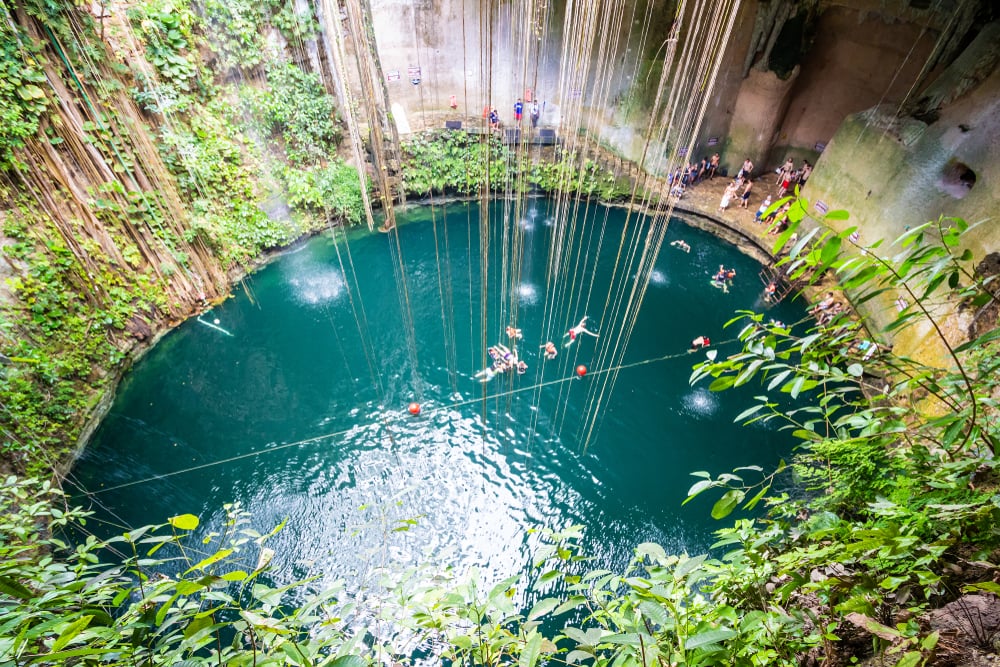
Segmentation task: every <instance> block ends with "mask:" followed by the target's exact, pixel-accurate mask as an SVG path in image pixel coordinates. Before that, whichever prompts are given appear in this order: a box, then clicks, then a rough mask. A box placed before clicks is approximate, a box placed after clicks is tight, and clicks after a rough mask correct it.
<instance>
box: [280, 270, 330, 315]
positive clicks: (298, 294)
mask: <svg viewBox="0 0 1000 667" xmlns="http://www.w3.org/2000/svg"><path fill="white" fill-rule="evenodd" d="M288 284H289V285H290V286H291V287H292V294H293V295H294V296H295V299H296V300H297V301H298V302H300V303H304V304H307V305H310V306H316V305H319V304H322V303H330V302H332V301H336V300H337V299H338V298H339V297H340V295H341V294H343V293H344V277H343V276H342V275H341V273H340V271H338V270H336V269H330V268H325V267H323V268H314V269H313V270H311V271H309V272H303V273H300V274H298V275H294V276H292V277H290V278H289V279H288Z"/></svg>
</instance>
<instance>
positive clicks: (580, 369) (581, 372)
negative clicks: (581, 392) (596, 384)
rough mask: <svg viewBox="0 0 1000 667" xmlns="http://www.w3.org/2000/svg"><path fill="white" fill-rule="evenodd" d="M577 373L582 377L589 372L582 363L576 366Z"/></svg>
mask: <svg viewBox="0 0 1000 667" xmlns="http://www.w3.org/2000/svg"><path fill="white" fill-rule="evenodd" d="M576 374H577V375H579V376H580V377H583V376H584V375H586V374H587V367H586V366H584V365H583V364H580V365H579V366H577V367H576Z"/></svg>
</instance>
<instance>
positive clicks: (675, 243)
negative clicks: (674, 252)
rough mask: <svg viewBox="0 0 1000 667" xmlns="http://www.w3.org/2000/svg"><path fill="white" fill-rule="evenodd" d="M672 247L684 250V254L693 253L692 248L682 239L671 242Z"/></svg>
mask: <svg viewBox="0 0 1000 667" xmlns="http://www.w3.org/2000/svg"><path fill="white" fill-rule="evenodd" d="M670 245H672V246H673V247H675V248H679V249H681V250H683V251H684V252H691V246H689V245H688V244H687V243H685V242H684V241H682V240H681V239H677V240H676V241H671V242H670Z"/></svg>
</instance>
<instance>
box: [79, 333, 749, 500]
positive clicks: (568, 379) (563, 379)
mask: <svg viewBox="0 0 1000 667" xmlns="http://www.w3.org/2000/svg"><path fill="white" fill-rule="evenodd" d="M736 341H737V339H735V338H733V339H729V340H726V341H722V342H721V343H719V345H718V346H716V347H721V346H723V345H726V344H728V343H733V342H736ZM691 353H692V351H685V352H675V353H671V354H665V355H663V356H660V357H652V358H649V359H643V360H641V361H633V362H629V363H627V364H619V365H618V366H613V367H608V368H601V369H598V370H595V371H587V375H590V376H601V375H604V374H606V373H618V372H619V371H622V370H625V369H628V368H636V367H638V366H647V365H649V364H655V363H658V362H661V361H669V360H670V359H679V358H681V357H686V356H688V355H690V354H691ZM578 379H582V378H578V377H577V376H576V375H575V374H574V375H569V376H566V377H561V378H556V379H554V380H547V381H545V382H539V383H536V384H532V385H528V386H525V387H518V388H516V389H509V390H506V391H501V392H497V393H495V394H486V395H484V396H481V397H476V398H470V399H466V400H462V401H455V402H453V403H448V404H445V405H439V406H437V407H433V408H430V409H428V410H426V411H424V412H423V413H422V414H423V415H425V416H431V415H434V414H437V413H440V412H445V411H448V410H454V409H455V408H460V407H463V406H466V405H472V404H474V403H479V402H481V401H484V400H490V399H496V398H504V397H507V396H513V395H515V394H520V393H523V392H526V391H534V390H536V389H537V390H540V389H542V388H543V387H549V386H553V385H557V384H563V383H565V382H571V381H573V380H578ZM403 419H410V418H409V417H405V418H404V417H403V415H402V413H400V414H399V415H396V416H393V415H387V416H386V417H384V418H383V419H381V420H379V423H380V424H382V425H388V424H391V423H392V422H397V421H401V420H403ZM357 428H358V427H357V426H352V427H351V428H345V429H341V430H339V431H334V432H332V433H325V434H323V435H317V436H314V437H312V438H305V439H303V440H296V441H295V442H286V443H284V444H281V445H276V446H274V447H268V448H267V449H260V450H255V451H252V452H246V453H244V454H237V455H236V456H230V457H228V458H224V459H219V460H217V461H209V462H208V463H202V464H199V465H196V466H190V467H188V468H181V469H180V470H174V471H172V472H165V473H161V474H159V475H152V476H150V477H146V478H143V479H137V480H134V481H131V482H125V483H123V484H116V485H114V486H109V487H106V488H102V489H98V490H96V491H85V490H83V489H81V491H83V493H85V494H86V495H88V496H97V495H100V494H103V493H109V492H111V491H117V490H118V489H124V488H128V487H131V486H138V485H140V484H148V483H150V482H155V481H157V480H161V479H166V478H168V477H175V476H177V475H183V474H185V473H189V472H195V471H197V470H204V469H206V468H213V467H215V466H220V465H226V464H228V463H233V462H235V461H242V460H244V459H250V458H254V457H256V456H261V455H264V454H271V453H274V452H278V451H281V450H284V449H291V448H293V447H304V446H306V445H311V444H315V443H317V442H323V441H324V440H330V439H332V438H336V437H339V436H342V435H347V434H348V433H351V432H353V431H355V430H357Z"/></svg>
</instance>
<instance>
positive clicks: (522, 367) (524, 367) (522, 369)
mask: <svg viewBox="0 0 1000 667" xmlns="http://www.w3.org/2000/svg"><path fill="white" fill-rule="evenodd" d="M527 371H528V364H527V363H525V362H524V361H518V362H517V374H518V375H524V374H525V373H526V372H527Z"/></svg>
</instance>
